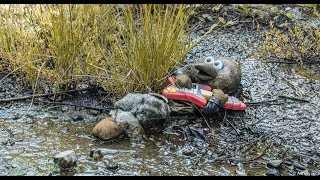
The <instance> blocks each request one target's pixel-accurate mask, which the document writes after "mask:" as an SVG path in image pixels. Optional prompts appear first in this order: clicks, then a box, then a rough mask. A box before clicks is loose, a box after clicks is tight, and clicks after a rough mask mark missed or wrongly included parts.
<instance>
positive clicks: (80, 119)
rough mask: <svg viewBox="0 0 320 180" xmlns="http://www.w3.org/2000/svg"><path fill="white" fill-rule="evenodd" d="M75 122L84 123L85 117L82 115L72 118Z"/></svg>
mask: <svg viewBox="0 0 320 180" xmlns="http://www.w3.org/2000/svg"><path fill="white" fill-rule="evenodd" d="M71 119H72V120H73V121H75V122H77V121H82V120H83V117H82V116H80V115H75V116H73V117H72V118H71Z"/></svg>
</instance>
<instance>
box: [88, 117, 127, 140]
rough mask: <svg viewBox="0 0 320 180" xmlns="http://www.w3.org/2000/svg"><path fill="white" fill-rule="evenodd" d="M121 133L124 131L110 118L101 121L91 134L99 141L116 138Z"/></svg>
mask: <svg viewBox="0 0 320 180" xmlns="http://www.w3.org/2000/svg"><path fill="white" fill-rule="evenodd" d="M123 132H124V129H123V128H122V127H121V126H119V125H118V124H117V123H116V122H115V121H114V120H113V119H112V118H110V117H109V118H106V119H103V120H101V121H100V122H99V123H98V124H96V126H95V127H94V128H93V130H92V134H93V135H94V136H96V137H98V138H99V139H101V140H110V139H113V138H116V137H118V136H119V135H120V134H122V133H123Z"/></svg>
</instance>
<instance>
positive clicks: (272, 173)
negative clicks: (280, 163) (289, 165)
mask: <svg viewBox="0 0 320 180" xmlns="http://www.w3.org/2000/svg"><path fill="white" fill-rule="evenodd" d="M266 176H280V173H279V171H278V170H277V169H273V168H272V169H269V170H268V172H267V173H266Z"/></svg>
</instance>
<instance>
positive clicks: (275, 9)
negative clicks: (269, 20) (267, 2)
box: [270, 6, 279, 14]
mask: <svg viewBox="0 0 320 180" xmlns="http://www.w3.org/2000/svg"><path fill="white" fill-rule="evenodd" d="M270 12H271V13H272V14H277V13H278V12H279V8H278V7H276V6H274V7H272V8H270Z"/></svg>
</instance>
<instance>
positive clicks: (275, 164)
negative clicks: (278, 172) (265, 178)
mask: <svg viewBox="0 0 320 180" xmlns="http://www.w3.org/2000/svg"><path fill="white" fill-rule="evenodd" d="M282 162H283V161H282V160H279V159H276V160H271V161H269V162H268V164H267V166H268V167H269V168H279V167H280V165H281V164H282Z"/></svg>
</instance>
